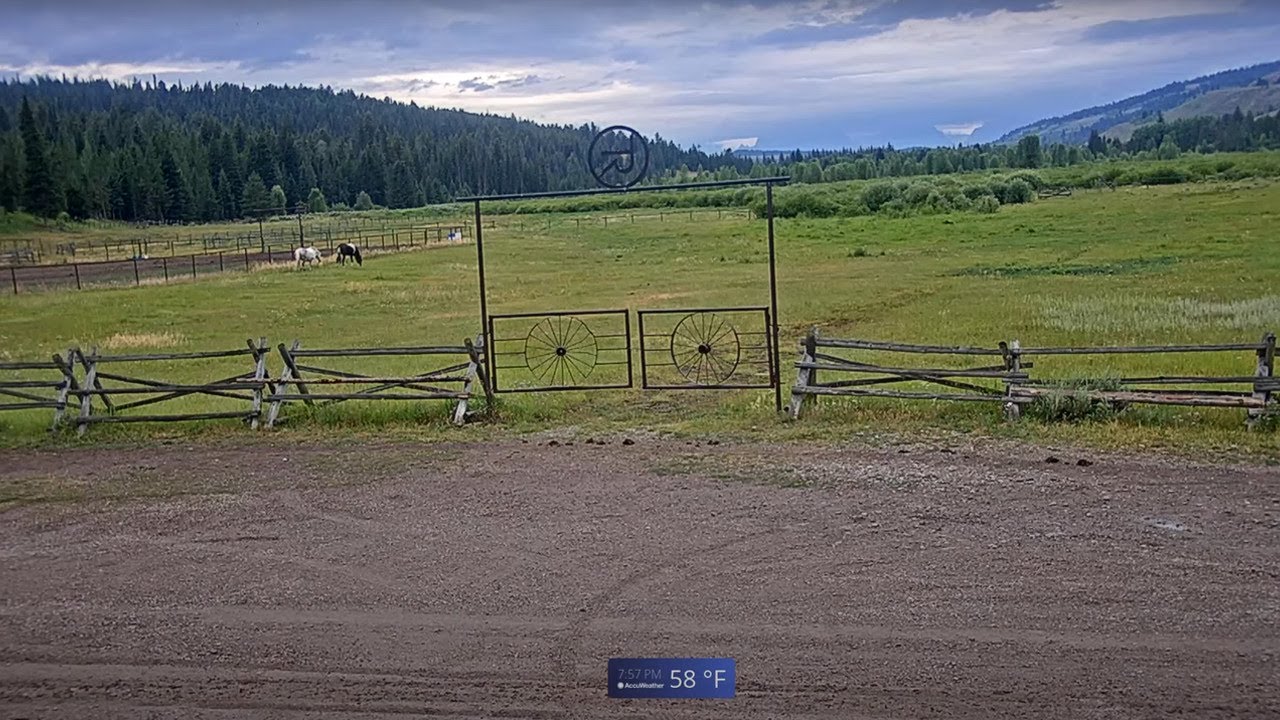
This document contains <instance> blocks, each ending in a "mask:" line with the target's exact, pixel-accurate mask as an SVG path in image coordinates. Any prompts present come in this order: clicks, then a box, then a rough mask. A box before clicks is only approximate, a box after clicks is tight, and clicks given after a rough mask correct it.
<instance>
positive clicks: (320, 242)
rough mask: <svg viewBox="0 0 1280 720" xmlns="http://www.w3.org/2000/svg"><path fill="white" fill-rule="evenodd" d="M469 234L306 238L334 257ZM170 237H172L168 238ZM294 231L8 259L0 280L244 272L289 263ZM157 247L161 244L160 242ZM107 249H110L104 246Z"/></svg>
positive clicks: (84, 282)
mask: <svg viewBox="0 0 1280 720" xmlns="http://www.w3.org/2000/svg"><path fill="white" fill-rule="evenodd" d="M470 235H471V226H470V224H469V223H463V224H457V225H440V224H437V225H431V226H425V227H419V228H402V229H393V230H387V231H385V232H379V233H372V232H365V231H357V232H355V233H353V234H349V235H345V236H337V237H335V236H333V235H328V236H320V237H311V238H307V239H306V240H305V242H306V243H307V244H311V245H315V247H317V248H319V249H320V250H322V251H323V252H324V255H325V257H330V258H331V257H333V254H334V250H335V249H336V248H337V246H338V245H339V244H341V243H343V242H350V243H354V244H356V245H358V246H359V247H360V249H361V251H362V253H363V254H364V255H365V256H370V255H378V254H381V253H390V252H399V251H402V250H412V249H416V248H421V247H429V246H443V245H449V244H461V243H465V242H467V238H469V237H470ZM170 242H172V241H170ZM297 242H298V239H297V237H296V236H295V237H294V238H292V239H290V240H289V241H288V243H287V244H286V245H283V246H272V245H269V244H268V245H262V246H259V245H258V244H256V243H254V244H253V245H251V246H249V245H246V246H241V247H235V248H227V247H218V246H211V249H209V250H208V251H207V252H205V251H197V252H187V253H180V254H172V251H173V250H174V247H173V246H172V245H170V246H168V249H169V250H170V254H168V255H160V256H153V255H150V254H147V253H146V252H143V251H140V250H139V251H138V252H136V253H135V254H133V255H131V256H126V257H124V258H123V259H117V260H98V261H90V262H80V261H73V262H63V263H53V264H36V265H10V266H8V267H7V268H3V271H2V272H3V273H4V275H5V276H7V277H4V281H7V282H5V284H6V285H7V286H8V287H7V288H6V290H7V291H8V292H9V293H10V294H14V295H16V294H18V293H20V292H38V291H41V290H70V289H76V290H80V289H83V288H85V287H94V286H104V285H143V284H164V283H169V282H177V281H181V280H190V279H195V278H197V277H200V276H204V275H210V274H215V273H226V272H237V271H239V272H248V271H251V270H253V269H254V268H255V267H259V266H264V265H272V264H278V263H292V262H293V261H294V258H293V251H294V249H295V248H296V247H297ZM159 246H160V248H161V249H163V248H164V247H165V245H164V244H163V243H159ZM108 252H109V251H108Z"/></svg>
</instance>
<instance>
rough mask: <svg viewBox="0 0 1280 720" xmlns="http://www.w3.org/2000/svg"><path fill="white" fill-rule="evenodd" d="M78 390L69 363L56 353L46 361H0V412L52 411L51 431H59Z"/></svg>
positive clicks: (69, 355) (68, 354) (69, 361)
mask: <svg viewBox="0 0 1280 720" xmlns="http://www.w3.org/2000/svg"><path fill="white" fill-rule="evenodd" d="M72 352H74V351H69V352H68V353H67V357H68V358H70V357H71V354H72ZM79 388H80V386H79V384H78V383H77V382H76V377H75V372H74V370H73V369H72V367H71V360H68V359H64V358H63V357H62V356H61V355H58V354H54V355H53V357H52V358H51V359H50V360H46V361H38V360H35V361H25V362H23V361H18V362H0V411H3V410H34V409H40V408H52V409H53V424H52V425H51V426H50V430H57V429H58V426H59V424H61V422H62V416H63V414H64V413H65V412H66V410H67V404H68V398H69V396H70V394H71V393H72V392H74V391H76V390H79Z"/></svg>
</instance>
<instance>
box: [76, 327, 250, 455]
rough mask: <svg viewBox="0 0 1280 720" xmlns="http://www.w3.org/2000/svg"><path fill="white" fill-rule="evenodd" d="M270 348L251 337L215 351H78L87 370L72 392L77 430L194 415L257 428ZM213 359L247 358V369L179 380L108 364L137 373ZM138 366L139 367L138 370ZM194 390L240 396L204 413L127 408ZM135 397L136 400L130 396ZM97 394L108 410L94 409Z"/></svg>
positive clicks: (209, 394) (167, 400)
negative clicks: (142, 411) (197, 380)
mask: <svg viewBox="0 0 1280 720" xmlns="http://www.w3.org/2000/svg"><path fill="white" fill-rule="evenodd" d="M269 352H270V349H269V348H268V346H267V340H266V338H259V339H258V341H257V342H254V341H253V340H247V341H246V347H244V348H238V349H231V350H214V351H207V352H192V353H153V354H131V355H103V354H100V353H99V352H98V348H96V347H95V348H93V349H92V350H90V351H89V353H88V354H85V353H84V352H82V351H81V350H79V349H76V350H75V354H76V358H77V360H78V361H79V364H80V366H81V367H82V368H83V369H84V377H83V379H82V380H81V381H80V387H79V388H78V389H75V390H73V391H72V394H74V395H75V396H76V397H78V398H79V405H80V413H79V415H78V416H77V417H76V420H75V424H76V432H77V433H78V434H80V435H83V434H84V433H85V431H87V430H88V429H89V426H90V425H93V424H98V423H135V422H182V421H190V420H218V419H238V420H242V421H244V422H245V423H246V424H248V425H249V426H250V427H252V428H257V427H258V424H259V418H260V417H261V415H262V397H263V394H264V391H267V390H268V389H269V385H270V383H271V381H270V379H269V378H268V376H267V355H268V353H269ZM214 358H243V359H244V361H245V365H246V367H245V370H244V371H243V372H239V373H236V374H234V375H231V376H229V377H222V378H218V379H216V380H211V381H206V382H200V383H180V382H174V381H171V380H166V379H163V378H157V377H140V376H139V375H138V374H128V375H126V374H124V372H123V371H121V372H113V371H112V370H110V369H108V366H111V367H116V366H120V365H125V366H128V367H129V368H130V372H132V373H144V372H155V371H156V370H155V366H156V365H163V366H165V367H169V366H171V364H172V363H175V362H176V363H185V362H191V361H199V360H210V359H214ZM135 368H136V369H135ZM192 395H202V396H206V397H216V398H222V399H230V400H235V401H236V402H235V403H230V404H224V405H229V407H228V409H224V410H217V411H204V412H170V413H167V414H136V413H131V412H128V411H131V410H136V409H137V408H142V407H149V406H152V405H157V404H160V403H173V402H174V401H176V400H179V399H181V398H186V397H189V396H192ZM128 398H135V399H128ZM95 399H96V400H97V401H98V402H100V403H101V405H102V410H103V412H102V413H100V414H95V412H94V401H95Z"/></svg>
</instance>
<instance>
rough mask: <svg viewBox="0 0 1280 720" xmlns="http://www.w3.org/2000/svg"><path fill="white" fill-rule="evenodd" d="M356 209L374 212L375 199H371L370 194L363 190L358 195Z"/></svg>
mask: <svg viewBox="0 0 1280 720" xmlns="http://www.w3.org/2000/svg"><path fill="white" fill-rule="evenodd" d="M355 207H356V209H357V210H372V209H373V198H371V197H369V193H367V192H365V191H363V190H361V191H360V193H359V194H358V195H356V205H355Z"/></svg>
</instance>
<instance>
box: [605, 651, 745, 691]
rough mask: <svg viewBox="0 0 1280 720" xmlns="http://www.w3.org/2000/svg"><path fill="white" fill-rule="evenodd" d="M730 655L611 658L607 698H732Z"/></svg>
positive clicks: (733, 679) (733, 680)
mask: <svg viewBox="0 0 1280 720" xmlns="http://www.w3.org/2000/svg"><path fill="white" fill-rule="evenodd" d="M737 681H738V672H737V668H736V666H735V664H734V661H733V658H611V659H610V660H609V697H615V698H731V697H733V696H734V692H735V686H736V685H737Z"/></svg>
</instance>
